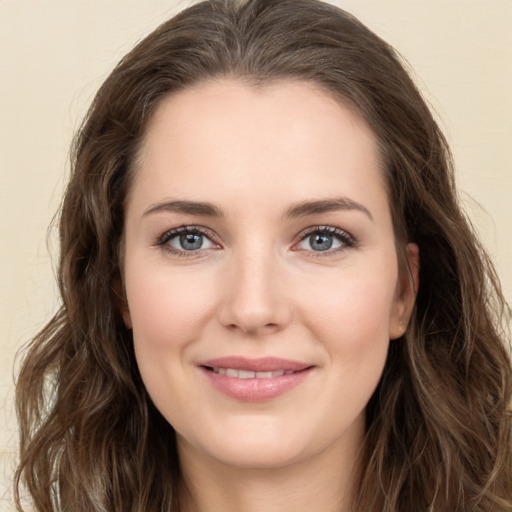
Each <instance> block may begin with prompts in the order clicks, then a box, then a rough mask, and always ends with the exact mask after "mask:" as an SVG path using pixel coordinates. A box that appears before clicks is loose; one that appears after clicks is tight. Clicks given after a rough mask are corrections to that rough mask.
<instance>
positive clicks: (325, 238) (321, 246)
mask: <svg viewBox="0 0 512 512" xmlns="http://www.w3.org/2000/svg"><path fill="white" fill-rule="evenodd" d="M309 241H310V243H311V247H312V248H313V249H314V250H315V251H327V249H330V248H331V247H332V236H330V235H323V234H317V235H311V237H310V238H309Z"/></svg>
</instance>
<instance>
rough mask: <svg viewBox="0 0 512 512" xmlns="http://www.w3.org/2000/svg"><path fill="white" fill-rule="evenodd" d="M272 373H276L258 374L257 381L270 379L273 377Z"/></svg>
mask: <svg viewBox="0 0 512 512" xmlns="http://www.w3.org/2000/svg"><path fill="white" fill-rule="evenodd" d="M272 373H274V372H256V378H257V379H270V377H273V375H272Z"/></svg>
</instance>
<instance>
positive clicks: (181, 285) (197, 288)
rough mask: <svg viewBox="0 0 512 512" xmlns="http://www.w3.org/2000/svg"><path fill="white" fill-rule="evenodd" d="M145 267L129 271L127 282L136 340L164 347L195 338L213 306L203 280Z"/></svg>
mask: <svg viewBox="0 0 512 512" xmlns="http://www.w3.org/2000/svg"><path fill="white" fill-rule="evenodd" d="M145 268H146V272H140V273H139V272H134V273H133V274H131V275H130V274H128V276H127V283H126V293H127V297H128V304H129V310H130V316H131V321H132V324H133V335H134V338H135V340H136V342H138V343H141V342H143V343H144V344H149V345H153V346H155V347H157V346H161V348H165V347H166V346H169V345H179V344H180V343H185V342H186V341H187V338H189V339H190V338H194V333H195V332H196V330H197V328H199V327H200V325H201V324H202V323H203V322H204V321H205V318H206V317H207V312H208V310H209V309H210V305H209V301H208V299H207V297H208V295H209V294H208V293H207V292H206V290H205V289H204V286H203V284H204V281H203V282H201V279H199V278H196V279H188V278H187V275H186V272H185V273H181V274H180V273H171V272H168V271H167V272H166V271H165V269H164V270H162V271H159V272H152V271H151V270H150V269H148V268H147V267H145ZM196 277H197V276H196ZM200 283H201V285H200Z"/></svg>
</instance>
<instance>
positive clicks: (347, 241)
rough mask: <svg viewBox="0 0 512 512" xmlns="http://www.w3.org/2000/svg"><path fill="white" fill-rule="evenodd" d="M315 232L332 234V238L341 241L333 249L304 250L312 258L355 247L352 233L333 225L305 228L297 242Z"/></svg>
mask: <svg viewBox="0 0 512 512" xmlns="http://www.w3.org/2000/svg"><path fill="white" fill-rule="evenodd" d="M315 234H316V235H328V236H332V237H333V238H335V239H337V240H338V242H340V243H341V246H340V247H338V248H335V249H327V250H325V251H312V250H311V251H306V252H308V253H310V254H309V256H310V257H313V258H325V257H329V256H332V255H333V254H336V253H338V252H342V251H344V250H346V249H350V248H355V247H357V246H358V242H357V240H356V239H355V238H354V237H353V236H352V235H350V234H349V233H347V232H346V231H343V230H342V229H339V228H335V227H334V226H312V227H310V228H307V229H306V231H304V232H303V233H302V234H301V236H300V240H299V242H297V243H300V242H303V241H305V240H307V239H308V238H309V237H310V236H312V235H315ZM295 245H297V244H295ZM296 250H300V249H296Z"/></svg>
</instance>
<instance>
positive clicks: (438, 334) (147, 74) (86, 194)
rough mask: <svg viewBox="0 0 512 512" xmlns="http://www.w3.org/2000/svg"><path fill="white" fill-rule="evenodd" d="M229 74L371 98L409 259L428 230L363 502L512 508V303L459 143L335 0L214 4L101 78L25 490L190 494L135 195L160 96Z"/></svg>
mask: <svg viewBox="0 0 512 512" xmlns="http://www.w3.org/2000/svg"><path fill="white" fill-rule="evenodd" d="M226 77H231V78H236V79H237V80H247V81H248V83H250V84H252V85H255V86H265V85H266V84H268V83H270V82H273V81H276V80H301V81H308V82H311V83H314V84H317V85H318V86H320V87H322V88H323V89H325V90H326V91H329V92H330V93H332V94H333V95H334V96H335V97H337V98H339V99H340V101H342V102H343V103H344V104H345V105H348V106H350V107H351V108H353V109H354V110H355V111H356V112H357V113H358V115H360V116H361V117H362V118H363V119H364V120H365V122H366V123H368V125H369V126H370V128H371V129H372V130H373V132H374V133H375V135H376V137H377V140H378V142H379V147H380V151H381V154H382V159H383V163H384V164H383V172H384V176H385V178H386V183H387V187H388V194H389V202H390V207H391V211H392V218H393V223H394V231H395V238H396V243H397V252H398V256H399V261H400V262H401V268H402V269H405V268H406V266H404V265H405V261H406V259H405V246H406V243H407V242H414V243H417V244H418V245H419V247H420V251H421V269H420V282H421V286H420V287H419V290H418V295H417V303H416V307H415V311H414V314H413V317H412V320H411V324H410V326H409V328H408V330H407V333H406V334H405V335H404V337H403V338H401V339H399V340H395V341H393V342H392V343H391V348H390V351H389V354H388V360H387V363H386V367H385V370H384V374H383V376H382V379H381V382H380V384H379V386H378V388H377V390H376V391H375V393H374V395H373V397H372V399H371V400H370V403H369V404H368V407H367V434H366V440H365V447H364V454H363V457H362V459H361V462H360V468H359V471H360V474H359V480H358V488H357V490H356V491H357V495H356V503H355V509H356V510H368V511H370V510H379V511H382V512H410V511H412V510H429V511H430V512H441V511H445V510H450V511H452V512H463V511H468V510H475V511H489V510H493V511H497V512H504V511H510V510H512V502H511V498H510V497H511V496H512V474H511V473H512V471H511V468H512V433H511V431H512V420H511V413H510V408H509V407H510V399H511V396H512V380H511V368H510V346H509V335H508V331H507V326H508V321H509V315H508V313H507V310H506V306H505V301H504V298H503V296H502V294H501V292H500V288H499V283H498V278H497V277H496V274H495V271H494V269H493V267H492V264H491V262H490V260H489V258H488V257H487V255H486V253H485V251H484V249H483V248H482V246H481V245H480V243H479V242H478V240H477V239H476V237H475V235H474V233H473V230H472V229H471V226H470V224H469V222H468V221H467V219H466V218H465V216H464V215H463V213H462V212H461V209H460V207H459V204H458V201H457V196H456V191H455V185H454V174H453V166H452V161H451V156H450V152H449V149H448V145H447V143H446V141H445V139H444V137H443V135H442V133H441V132H440V130H439V128H438V126H437V124H436V122H435V120H434V119H433V117H432V115H431V113H430V111H429V109H428V107H427V106H426V104H425V102H424V100H423V99H422V97H421V95H420V93H419V92H418V90H417V88H416V87H415V85H414V83H413V82H412V80H411V78H410V77H409V75H408V74H407V72H406V71H405V69H404V67H403V65H402V64H401V63H400V59H399V57H398V56H397V54H396V53H395V51H394V50H393V49H392V48H391V47H390V46H389V45H388V44H387V43H385V42H384V41H383V40H381V39H380V38H379V37H377V36H376V35H375V34H373V33H372V32H371V31H370V30H368V29H367V28H366V27H365V26H364V25H362V24H361V23H360V22H359V21H357V20H356V19H355V18H353V17H352V16H351V15H349V14H348V13H346V12H344V11H342V10H340V9H337V8H335V7H333V6H330V5H328V4H325V3H322V2H319V1H317V0H249V1H236V0H211V1H208V2H201V3H199V4H196V5H194V6H192V7H190V8H188V9H186V10H185V11H183V12H182V13H180V14H179V15H177V16H176V17H174V18H172V19H171V20H169V21H167V22H166V23H164V24H163V25H161V26H160V27H159V28H158V29H157V30H155V31H154V32H153V33H152V34H150V35H149V36H148V37H147V38H146V39H144V40H143V41H142V42H141V43H139V44H138V45H137V46H136V47H135V48H134V49H133V50H132V51H131V52H130V53H129V54H128V55H127V56H126V57H124V58H123V59H122V60H121V62H120V63H119V64H118V65H117V67H116V68H115V69H114V71H113V72H112V73H111V75H110V76H109V77H108V79H107V80H106V81H105V83H104V84H103V86H102V87H101V88H100V90H99V91H98V93H97V95H96V97H95V99H94V101H93V103H92V106H91V108H90V110H89V112H88V114H87V116H86V118H85V121H84V123H83V125H82V128H81V130H80V132H79V133H78V135H77V137H76V140H75V144H74V149H73V154H72V176H71V180H70V182H69V185H68V188H67V190H66V195H65V199H64V203H63V206H62V210H61V215H60V242H61V259H60V265H59V274H58V275H59V287H60V293H61V296H62V307H61V309H60V310H59V312H58V313H57V314H56V315H55V317H54V318H53V319H51V320H50V322H49V323H48V324H47V325H46V327H44V329H43V330H42V331H41V332H40V333H39V334H38V335H37V336H36V337H35V338H34V339H33V341H32V343H31V345H30V347H29V350H28V352H27V354H26V356H25V360H24V364H23V367H22V369H21V371H20V374H19V377H18V382H17V407H18V417H19V423H20V432H21V445H20V463H19V467H18V470H17V472H16V476H15V478H16V483H15V486H16V502H17V506H18V509H19V510H20V511H21V510H22V505H21V498H20V487H21V485H22V483H24V484H25V485H26V488H27V489H28V492H29V493H30V496H31V499H32V501H33V503H34V506H35V510H40V511H48V510H52V507H53V504H52V500H53V493H52V485H53V483H54V482H57V483H58V487H59V496H60V501H61V507H62V510H73V511H77V512H82V511H83V512H85V511H93V510H94V511H112V510H138V511H141V512H142V511H148V512H149V511H153V510H162V511H164V510H166V511H171V510H172V511H177V510H179V502H178V483H179V463H178V458H177V454H176V447H175V436H174V431H173V429H172V427H171V426H170V425H169V424H168V423H167V422H166V421H165V419H164V418H163V417H162V416H161V415H160V413H159V412H158V411H157V410H156V408H155V407H154V406H153V404H152V402H151V400H150V398H149V396H148V395H147V392H146V390H145V388H144V385H143V383H142V380H141V378H140V375H139V372H138V369H137V364H136V361H135V355H134V351H133V342H132V339H131V333H130V331H128V330H127V329H126V327H125V326H124V324H123V321H122V318H121V315H120V306H119V304H120V300H121V301H122V299H123V297H122V294H121V297H120V289H119V282H120V279H121V266H120V261H121V259H122V232H123V225H124V205H125V201H126V197H127V194H128V193H129V187H130V182H131V179H132V176H133V173H134V172H136V168H137V166H136V161H137V155H139V154H140V148H141V145H142V143H143V140H144V134H145V130H146V128H147V126H148V123H149V121H150V119H151V117H152V115H153V113H154V112H155V110H156V109H157V108H158V106H159V104H160V103H161V101H162V100H163V99H164V98H165V97H167V96H168V95H170V94H173V93H175V92H177V91H179V90H182V89H184V88H188V87H191V86H193V85H194V84H197V83H199V82H201V81H204V80H211V79H215V78H226ZM48 386H50V389H51V390H52V393H51V396H48V394H47V392H46V391H45V390H46V389H47V387H48ZM162 454H165V456H162Z"/></svg>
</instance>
